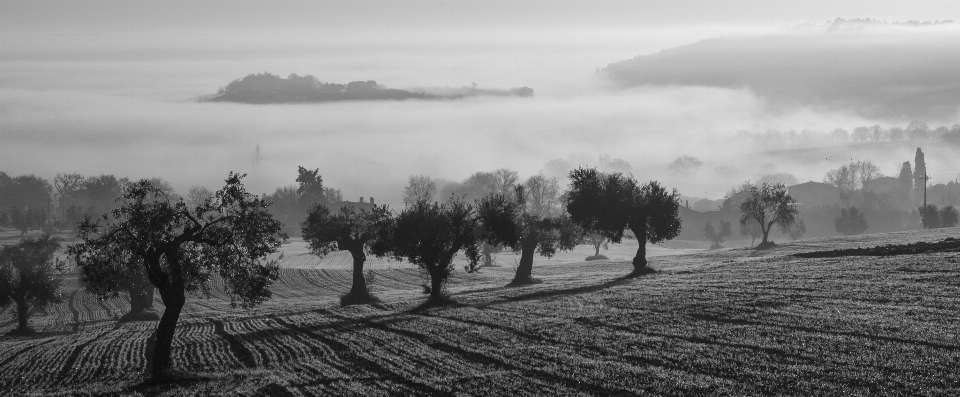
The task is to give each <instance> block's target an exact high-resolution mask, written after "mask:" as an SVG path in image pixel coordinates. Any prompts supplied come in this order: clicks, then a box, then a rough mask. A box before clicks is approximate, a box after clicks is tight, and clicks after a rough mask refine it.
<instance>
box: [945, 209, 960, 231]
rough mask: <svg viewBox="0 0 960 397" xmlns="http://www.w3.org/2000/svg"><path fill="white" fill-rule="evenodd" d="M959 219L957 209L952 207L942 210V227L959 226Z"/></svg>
mask: <svg viewBox="0 0 960 397" xmlns="http://www.w3.org/2000/svg"><path fill="white" fill-rule="evenodd" d="M957 218H960V216H958V214H957V209H956V208H953V206H952V205H948V206H946V207H943V208H942V209H940V227H954V226H957V221H958V219H957Z"/></svg>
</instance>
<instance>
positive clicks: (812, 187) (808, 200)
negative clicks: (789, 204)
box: [787, 181, 840, 208]
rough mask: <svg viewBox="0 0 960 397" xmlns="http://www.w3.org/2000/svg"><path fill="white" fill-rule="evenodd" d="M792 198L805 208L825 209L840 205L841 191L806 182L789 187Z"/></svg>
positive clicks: (823, 184) (817, 183) (828, 186)
mask: <svg viewBox="0 0 960 397" xmlns="http://www.w3.org/2000/svg"><path fill="white" fill-rule="evenodd" d="M787 192H789V193H790V196H792V197H793V198H794V200H797V204H798V205H800V206H801V207H803V208H814V207H825V206H832V205H836V204H839V203H840V189H839V188H837V187H836V186H833V185H828V184H826V183H820V182H812V181H811V182H804V183H801V184H799V185H793V186H789V187H787Z"/></svg>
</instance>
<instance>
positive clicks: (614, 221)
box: [566, 168, 681, 275]
mask: <svg viewBox="0 0 960 397" xmlns="http://www.w3.org/2000/svg"><path fill="white" fill-rule="evenodd" d="M566 205H567V212H568V213H569V214H570V218H571V220H573V222H575V223H577V224H578V225H580V226H581V227H582V228H583V229H584V230H589V231H593V232H595V233H599V234H601V235H603V236H604V237H606V238H608V239H610V241H611V242H613V243H619V242H620V241H621V239H622V238H623V232H624V229H626V227H630V230H631V231H632V232H633V234H634V236H636V238H637V241H638V242H639V243H640V244H639V245H640V247H639V248H638V249H637V254H636V256H635V257H634V258H633V267H634V271H633V273H632V274H633V275H638V274H641V273H642V272H644V271H645V269H646V266H647V260H646V243H647V242H650V243H652V244H656V243H659V242H661V241H664V240H669V239H672V238H674V237H676V236H677V235H679V233H680V227H681V225H680V216H679V210H680V201H679V193H677V191H676V190H673V192H672V193H668V192H667V191H666V189H665V188H663V187H662V186H660V184H659V183H658V182H656V181H651V182H648V183H645V184H643V185H640V186H638V185H637V182H636V180H634V179H633V178H632V177H627V176H624V175H623V174H621V173H609V174H608V173H602V172H599V171H597V170H596V169H595V168H577V169H575V170H573V171H571V172H570V190H569V191H568V192H567V196H566Z"/></svg>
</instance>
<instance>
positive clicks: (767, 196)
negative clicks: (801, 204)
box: [740, 183, 799, 249]
mask: <svg viewBox="0 0 960 397" xmlns="http://www.w3.org/2000/svg"><path fill="white" fill-rule="evenodd" d="M747 191H748V196H747V199H746V200H744V201H743V203H741V204H740V211H741V215H740V224H741V225H745V224H746V223H748V222H754V221H755V222H756V223H758V224H759V225H760V230H761V233H762V234H763V240H761V241H760V245H758V246H757V248H760V249H763V248H768V247H770V246H772V245H773V243H772V242H770V241H767V238H768V237H769V235H770V229H771V228H772V227H773V225H777V226H779V227H783V228H786V227H789V226H790V225H791V224H793V222H795V221H796V218H797V215H798V214H799V211H798V210H797V208H796V206H795V204H796V201H795V200H794V199H793V197H790V194H788V193H787V187H786V186H784V185H783V184H782V183H775V184H767V183H762V184H759V185H750V186H749V187H748V188H747Z"/></svg>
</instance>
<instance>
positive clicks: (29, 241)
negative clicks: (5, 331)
mask: <svg viewBox="0 0 960 397" xmlns="http://www.w3.org/2000/svg"><path fill="white" fill-rule="evenodd" d="M58 249H60V240H59V239H58V238H56V237H51V236H50V235H47V234H45V235H43V236H41V237H40V238H36V239H33V238H25V239H23V240H21V241H20V242H19V243H17V244H15V245H9V246H6V247H3V248H2V249H0V307H4V306H7V305H9V304H10V303H11V302H12V303H15V304H16V306H17V325H18V326H17V328H16V329H15V330H14V331H13V333H16V334H30V333H32V331H31V330H30V328H29V327H28V325H27V320H28V319H29V316H30V310H31V309H33V308H43V307H46V306H47V305H48V304H50V303H57V302H60V294H59V292H58V291H59V289H60V280H59V279H57V278H56V277H55V274H54V273H55V272H56V270H57V268H58V267H59V265H60V263H58V262H56V261H55V259H54V256H55V255H56V252H57V250H58Z"/></svg>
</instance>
